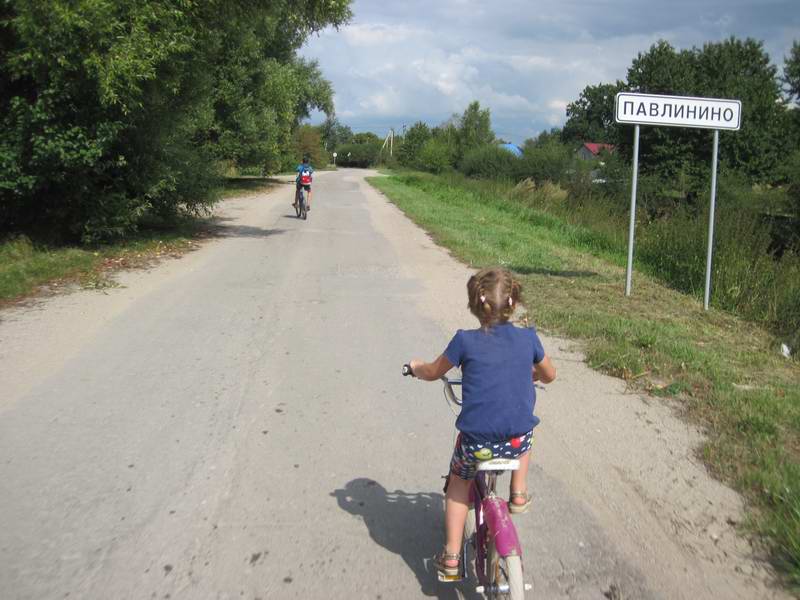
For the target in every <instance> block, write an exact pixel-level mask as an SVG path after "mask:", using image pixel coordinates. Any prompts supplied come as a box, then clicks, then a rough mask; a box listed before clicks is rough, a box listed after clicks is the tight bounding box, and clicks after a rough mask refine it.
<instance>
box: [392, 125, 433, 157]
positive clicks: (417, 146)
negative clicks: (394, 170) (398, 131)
mask: <svg viewBox="0 0 800 600" xmlns="http://www.w3.org/2000/svg"><path fill="white" fill-rule="evenodd" d="M430 138H431V130H430V128H429V127H428V126H427V125H426V124H425V123H423V122H422V121H417V122H416V123H414V124H413V125H412V126H411V127H410V128H409V130H408V131H407V132H406V135H405V137H404V138H403V144H402V145H401V146H400V150H399V151H398V153H397V154H398V160H399V161H400V164H401V165H403V166H405V167H413V166H416V165H417V164H418V159H419V153H420V150H421V149H422V146H423V145H424V144H425V142H427V141H428V140H429V139H430Z"/></svg>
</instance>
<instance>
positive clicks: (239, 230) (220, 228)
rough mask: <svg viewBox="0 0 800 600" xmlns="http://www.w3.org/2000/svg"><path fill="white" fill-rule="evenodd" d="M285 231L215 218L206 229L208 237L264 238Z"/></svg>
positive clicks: (224, 218)
mask: <svg viewBox="0 0 800 600" xmlns="http://www.w3.org/2000/svg"><path fill="white" fill-rule="evenodd" d="M285 232H286V230H285V229H264V228H262V227H253V226H251V225H237V224H236V223H235V222H234V219H230V218H226V217H217V218H215V219H214V221H213V223H212V224H211V226H210V227H209V228H208V235H209V237H225V238H229V237H244V238H265V237H270V236H273V235H279V234H281V233H285Z"/></svg>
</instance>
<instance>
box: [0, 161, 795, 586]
mask: <svg viewBox="0 0 800 600" xmlns="http://www.w3.org/2000/svg"><path fill="white" fill-rule="evenodd" d="M363 176H364V173H363V172H360V171H348V170H340V171H338V172H334V173H321V174H319V176H318V177H317V181H316V183H315V196H316V197H315V198H314V204H313V208H312V210H311V212H310V214H309V220H308V221H305V222H304V221H300V220H298V219H296V218H294V211H293V210H292V209H291V207H290V205H289V202H290V198H291V195H292V188H291V186H289V185H285V186H279V187H278V188H276V189H275V190H273V191H271V192H269V193H263V194H260V195H254V196H248V197H243V198H239V199H234V200H229V201H226V202H225V203H224V204H223V206H222V207H221V208H220V214H221V216H222V220H221V222H220V231H219V233H220V238H219V239H215V240H211V241H209V242H208V243H206V244H204V245H203V246H202V247H201V248H200V249H199V250H197V251H195V252H192V253H190V254H188V255H186V256H184V257H183V258H181V259H179V260H169V261H166V262H164V263H162V264H161V265H159V266H157V267H155V268H153V269H151V270H148V271H138V272H128V273H123V274H121V275H120V276H119V282H120V284H121V286H120V287H119V288H116V289H109V290H106V291H103V292H97V291H78V292H75V293H72V294H68V295H60V296H57V297H52V298H46V299H42V300H39V301H36V302H34V303H32V304H29V305H26V306H22V307H18V308H14V309H8V310H6V311H3V312H2V313H0V319H1V321H0V597H1V598H3V599H23V598H24V599H37V600H38V599H62V598H78V599H84V598H86V599H127V598H131V599H139V598H141V599H147V598H160V599H161V598H172V599H195V598H199V599H206V598H209V599H211V598H214V599H217V598H219V599H222V598H230V599H236V598H246V599H250V600H252V599H257V598H261V599H267V598H306V599H317V598H319V599H326V598H348V599H349V598H369V599H374V600H378V599H385V600H388V599H394V598H401V599H407V598H425V597H434V598H458V597H463V598H475V597H477V596H476V594H475V593H474V592H473V591H471V588H470V585H468V584H463V585H442V584H438V583H437V582H436V578H435V574H434V573H433V571H432V568H431V565H430V561H429V558H430V557H431V556H432V555H433V554H434V553H435V552H436V551H437V550H439V549H440V548H441V544H442V541H443V533H442V522H443V508H442V500H443V497H442V493H441V479H440V476H441V475H442V474H443V473H444V472H445V470H446V468H447V462H448V459H449V456H450V451H451V448H452V443H453V438H454V432H453V421H454V417H453V415H452V413H451V412H450V411H449V409H448V407H447V406H446V405H445V403H444V400H443V399H442V394H441V389H440V386H439V385H438V384H436V383H428V384H426V383H423V382H420V381H414V380H411V379H410V378H405V379H404V378H402V377H401V376H400V368H401V365H402V364H403V363H404V362H406V361H407V360H409V359H410V358H413V357H420V358H426V359H432V358H434V357H435V356H437V355H438V354H439V353H440V352H441V351H442V350H443V349H444V347H445V345H446V344H447V342H448V341H449V339H450V337H451V336H452V334H453V333H454V332H455V330H456V328H458V327H474V326H475V323H474V322H473V320H472V317H471V316H470V315H469V313H468V312H467V310H466V293H465V284H466V280H467V277H468V276H469V274H470V272H471V271H470V269H468V268H467V267H466V266H464V265H461V264H459V263H458V262H457V261H455V260H454V259H453V258H451V257H450V256H449V255H448V254H447V253H446V252H445V251H443V250H441V249H440V248H438V247H436V245H435V244H434V243H433V242H432V241H431V240H430V239H429V238H428V237H427V235H426V234H425V233H424V232H422V231H421V230H419V229H418V228H416V227H415V226H414V225H413V224H412V223H411V222H410V221H409V220H407V219H406V218H405V217H404V216H403V215H402V213H401V212H400V211H399V210H397V209H396V208H395V207H394V206H393V205H391V204H390V203H389V202H387V201H386V199H385V198H384V197H383V196H381V195H380V194H378V193H377V192H375V191H373V190H372V189H371V188H369V186H368V185H367V184H366V183H365V182H364V181H363ZM528 295H529V297H535V291H534V290H528ZM544 341H545V347H546V350H547V351H548V353H549V354H550V355H551V356H552V357H553V359H554V361H555V363H556V365H557V366H558V369H559V379H558V381H557V382H555V383H554V384H552V385H551V386H549V387H548V389H546V390H543V391H540V392H539V394H540V396H539V405H538V408H537V412H539V414H540V416H541V417H542V425H541V426H540V428H539V429H537V441H536V442H535V445H534V459H533V461H532V465H533V466H532V468H531V474H530V488H531V491H532V492H533V495H534V507H533V510H532V512H531V513H530V514H528V515H523V516H519V517H515V522H516V523H517V526H518V528H519V530H520V532H521V538H522V541H523V547H524V563H525V568H526V579H527V580H528V581H531V582H532V583H534V585H535V595H534V596H533V597H536V598H556V599H559V598H581V599H583V598H586V599H599V600H602V599H604V598H607V599H613V600H620V599H623V598H631V599H634V598H635V599H650V598H692V599H701V598H742V599H744V598H780V597H783V595H782V594H781V592H779V591H776V590H774V589H773V588H770V587H768V582H769V573H768V571H766V570H765V568H764V567H763V565H762V564H761V563H759V562H758V561H756V560H754V552H753V551H752V549H751V548H750V546H749V545H748V544H747V542H745V541H744V540H742V539H741V538H739V537H738V536H737V535H736V531H735V527H736V526H735V524H736V523H737V522H738V521H740V520H741V501H740V500H739V499H738V497H737V496H736V495H735V494H733V493H732V492H731V491H730V490H728V489H726V488H724V487H723V486H721V485H719V484H718V483H716V482H714V481H713V480H712V479H711V478H710V477H708V475H707V474H706V472H705V470H704V469H703V467H702V465H699V464H698V463H697V461H696V460H695V459H694V454H693V452H694V448H695V447H696V445H697V444H698V443H699V440H700V435H699V433H698V432H696V431H694V430H693V429H692V428H690V427H688V426H687V425H685V424H683V423H682V422H681V421H680V420H679V419H677V418H675V416H673V413H672V411H671V409H670V408H669V407H666V406H662V405H660V404H654V403H653V402H651V401H648V400H646V399H642V398H640V397H638V396H636V395H633V394H628V393H626V391H625V389H624V386H623V385H622V384H621V383H620V382H618V381H615V380H613V379H610V378H607V377H603V376H600V375H598V374H596V373H593V372H592V371H590V370H589V369H587V368H586V366H585V365H584V364H583V362H582V360H581V356H580V354H579V353H578V351H577V349H576V348H574V347H573V346H572V345H571V344H570V343H569V342H567V341H564V340H558V339H553V338H548V337H545V338H544ZM506 481H507V479H504V480H503V482H502V484H501V489H505V487H506V486H507V483H506ZM765 582H766V583H765ZM473 585H474V582H473Z"/></svg>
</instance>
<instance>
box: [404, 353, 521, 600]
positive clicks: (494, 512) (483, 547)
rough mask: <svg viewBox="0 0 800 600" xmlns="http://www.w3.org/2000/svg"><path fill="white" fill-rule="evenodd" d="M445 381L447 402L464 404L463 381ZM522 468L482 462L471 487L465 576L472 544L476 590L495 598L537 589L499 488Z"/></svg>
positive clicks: (511, 599)
mask: <svg viewBox="0 0 800 600" xmlns="http://www.w3.org/2000/svg"><path fill="white" fill-rule="evenodd" d="M403 375H412V373H411V367H410V366H409V365H404V366H403ZM442 382H443V383H444V395H445V398H446V399H447V401H448V402H449V403H450V404H452V405H454V406H461V399H460V398H459V397H458V395H457V394H456V393H455V391H454V390H453V386H458V385H461V380H460V379H448V378H447V377H442ZM518 468H519V461H518V460H513V459H504V458H495V459H492V460H487V461H484V462H482V463H481V464H480V465H478V474H477V476H476V477H475V479H474V481H473V483H472V486H471V487H470V502H472V507H471V508H470V514H469V515H468V516H467V522H466V525H465V527H464V548H463V551H462V553H461V557H462V561H463V565H462V568H461V572H462V573H463V574H464V575H466V574H467V572H468V569H467V567H468V564H469V559H468V550H469V549H470V547H471V548H472V550H473V551H474V553H475V574H476V577H477V579H478V586H476V588H475V591H476V592H478V593H479V594H484V595H485V596H486V597H487V598H490V599H493V600H494V599H499V598H503V599H507V600H522V599H523V598H524V597H525V592H526V591H531V590H532V589H533V586H532V585H531V584H529V583H525V582H524V579H523V568H522V546H521V545H520V543H519V536H518V535H517V530H516V528H515V527H514V523H513V521H512V520H511V514H510V513H509V511H508V504H507V502H506V501H505V500H504V499H503V498H501V497H499V496H498V495H497V493H496V490H495V488H496V485H497V476H498V475H500V474H502V473H503V472H504V471H516V470H517V469H518ZM446 491H447V486H446V485H445V492H446ZM461 580H462V576H461V575H458V576H455V577H447V576H444V575H439V581H445V582H455V581H461Z"/></svg>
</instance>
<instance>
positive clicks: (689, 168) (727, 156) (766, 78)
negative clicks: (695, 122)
mask: <svg viewBox="0 0 800 600" xmlns="http://www.w3.org/2000/svg"><path fill="white" fill-rule="evenodd" d="M626 87H627V88H628V89H629V90H630V91H634V92H642V93H652V94H667V95H681V96H701V97H712V98H734V99H739V100H741V101H742V127H741V130H740V131H738V132H735V133H725V132H723V134H722V136H721V144H720V155H719V157H720V162H721V163H722V164H723V165H724V166H726V167H728V168H731V169H734V170H737V171H740V172H742V173H744V174H745V175H746V176H747V177H748V178H749V180H750V181H753V182H770V181H773V180H774V179H775V177H776V176H777V169H778V166H779V163H780V160H781V157H782V156H783V155H784V154H785V150H786V136H785V135H784V131H785V128H786V126H787V118H788V115H787V114H786V110H785V108H784V106H783V103H782V99H781V94H780V87H779V84H778V81H777V79H776V69H775V67H774V66H772V65H771V64H770V60H769V56H768V55H767V54H766V52H765V51H764V49H763V45H762V44H761V42H758V41H755V40H752V39H746V40H738V39H736V38H733V37H732V38H729V39H727V40H725V41H723V42H717V43H708V44H705V45H704V46H703V47H702V48H692V49H691V50H682V51H676V50H675V49H674V48H673V47H672V46H671V45H670V44H668V43H667V42H664V41H660V42H658V43H656V44H654V45H653V46H652V47H651V48H650V50H649V51H648V52H646V53H643V54H639V55H638V57H637V58H636V59H634V61H633V63H632V64H631V67H630V68H629V69H628V77H627V84H626ZM612 114H613V113H612V112H610V110H609V115H612ZM565 129H566V128H565ZM626 129H627V130H628V131H630V129H631V128H630V127H628V128H626ZM710 139H711V134H710V132H709V131H707V130H702V129H688V128H677V127H643V128H642V130H641V140H640V159H641V163H640V164H641V167H642V170H643V171H645V172H651V173H655V174H657V175H658V176H659V177H660V178H662V179H664V180H670V181H676V180H680V179H682V178H685V177H688V179H689V180H690V181H694V182H695V183H694V184H691V185H695V186H697V185H702V186H703V187H704V186H705V185H706V184H705V179H706V177H707V174H708V166H707V165H708V163H709V162H710V160H711V143H710ZM617 143H618V145H619V146H621V147H622V150H623V152H624V153H625V154H626V155H627V156H630V153H631V146H632V138H631V134H630V133H628V132H626V133H625V134H620V135H619V136H618V139H617Z"/></svg>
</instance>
